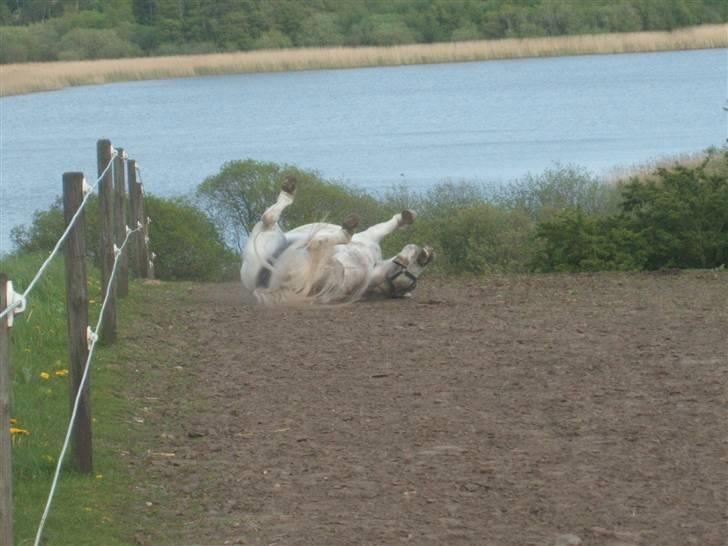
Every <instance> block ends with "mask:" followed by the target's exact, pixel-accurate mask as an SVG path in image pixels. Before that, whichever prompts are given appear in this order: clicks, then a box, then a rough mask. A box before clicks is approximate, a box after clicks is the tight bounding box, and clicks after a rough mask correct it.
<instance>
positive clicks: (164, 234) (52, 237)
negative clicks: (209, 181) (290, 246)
mask: <svg viewBox="0 0 728 546" xmlns="http://www.w3.org/2000/svg"><path fill="white" fill-rule="evenodd" d="M145 206H146V210H145V212H146V214H147V215H148V216H149V217H150V218H152V219H153V221H152V224H151V225H150V227H149V245H150V251H152V252H154V253H155V254H157V259H156V260H155V273H156V276H157V277H158V278H160V279H188V280H220V279H223V278H231V277H233V276H234V272H235V271H236V270H237V266H238V257H237V255H236V254H235V253H233V252H232V251H230V250H229V249H228V248H227V247H226V246H225V245H224V244H223V243H222V241H221V238H220V235H219V234H218V232H217V231H216V229H215V226H214V224H213V223H212V222H211V221H210V220H209V219H208V218H207V216H206V215H205V214H204V213H203V212H202V211H201V210H199V209H197V208H195V207H194V206H193V205H192V204H190V203H189V202H187V201H184V200H183V199H162V198H159V197H154V196H152V195H147V196H146V199H145ZM85 219H86V228H87V233H86V250H87V257H88V258H89V260H91V262H92V263H94V264H97V265H98V264H99V263H100V258H99V251H98V249H99V240H100V233H99V213H98V198H97V197H96V196H92V197H91V198H90V199H89V202H88V205H87V207H86V209H85ZM64 228H65V225H64V220H63V204H62V202H61V200H60V199H57V200H56V202H55V203H54V204H53V205H52V206H51V207H50V208H49V209H48V210H43V211H36V212H35V213H34V215H33V221H32V223H31V224H30V225H29V226H25V225H23V226H16V227H14V228H13V229H12V230H11V239H12V241H13V243H14V245H15V247H16V250H17V252H18V253H20V254H26V253H37V252H49V251H50V250H51V249H52V248H53V247H54V246H55V244H56V242H57V241H58V238H59V237H60V236H61V234H62V233H63V230H64Z"/></svg>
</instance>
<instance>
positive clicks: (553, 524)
mask: <svg viewBox="0 0 728 546" xmlns="http://www.w3.org/2000/svg"><path fill="white" fill-rule="evenodd" d="M147 291H148V292H149V293H148V294H147V295H146V296H145V297H147V298H148V299H149V301H150V303H151V305H149V306H148V307H149V309H150V310H149V314H148V315H146V316H143V317H141V318H140V320H141V321H142V322H141V323H140V324H138V325H136V326H135V327H134V329H133V330H134V331H133V332H126V333H123V332H122V334H121V336H122V342H123V343H124V344H125V346H127V347H130V349H128V350H127V352H128V353H129V359H130V362H129V364H128V365H129V366H130V369H131V370H136V371H135V372H134V373H133V374H132V376H133V378H132V380H131V381H130V382H129V385H128V387H127V390H128V393H127V394H128V396H131V397H134V398H138V400H139V405H140V407H144V413H143V415H141V418H142V419H141V421H142V423H143V424H142V423H140V420H134V419H131V420H130V422H129V427H130V429H131V432H130V445H129V447H128V451H127V452H125V453H124V454H123V456H125V457H128V459H129V464H130V465H131V466H132V467H133V468H134V474H135V476H136V477H137V480H136V482H135V485H134V487H135V488H136V490H137V492H138V497H139V499H140V502H139V506H136V507H132V508H131V509H132V510H135V511H137V512H138V532H137V534H136V539H137V542H138V543H139V544H150V545H151V544H256V545H257V544H261V545H262V544H265V545H269V544H277V545H280V546H282V545H302V544H311V545H365V544H366V545H383V544H417V545H442V544H448V545H450V544H473V545H476V544H477V545H498V546H503V545H537V546H542V545H543V546H546V545H555V544H571V543H573V544H577V543H578V542H576V538H577V537H578V539H579V540H581V541H582V543H583V544H588V545H593V546H615V545H617V544H620V545H656V544H659V545H661V546H666V545H676V546H677V545H680V546H684V545H689V544H696V545H701V546H711V545H715V546H719V545H723V544H724V541H725V537H726V536H728V525H726V523H727V522H726V519H725V518H726V509H727V508H728V488H726V483H728V460H727V459H726V449H727V448H728V446H727V445H726V438H727V432H728V429H727V426H728V425H726V423H727V422H728V421H727V418H728V413H727V411H728V410H727V409H726V408H727V406H726V403H727V402H728V386H727V385H728V360H727V357H726V354H727V352H728V342H727V341H726V338H727V334H728V274H727V273H726V272H712V271H703V272H683V273H679V274H616V273H615V274H595V275H589V274H580V275H566V274H565V275H543V276H537V275H527V276H488V277H485V278H478V279H450V278H440V277H435V276H428V275H424V276H423V278H422V279H421V282H420V286H419V287H418V289H417V291H416V292H415V294H414V296H413V297H412V298H411V299H405V300H383V301H382V300H380V301H373V302H360V303H356V304H353V305H347V306H340V307H333V308H331V307H328V308H327V307H317V308H265V307H261V306H255V305H252V304H250V303H248V302H245V301H243V300H242V296H241V290H240V285H239V284H238V283H234V284H229V285H203V286H201V285H190V286H189V288H188V289H187V290H186V292H185V293H184V297H180V291H179V288H178V287H174V286H172V285H164V284H163V285H161V286H159V287H149V288H148V289H147ZM160 336H161V337H163V339H164V346H163V347H158V346H157V345H156V344H157V343H158V341H157V340H158V339H159V338H160ZM155 346H157V349H156V352H150V350H149V348H150V347H155ZM124 365H125V366H126V365H127V364H124ZM143 501H147V502H143ZM569 541H571V542H569Z"/></svg>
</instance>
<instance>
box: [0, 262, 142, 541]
mask: <svg viewBox="0 0 728 546" xmlns="http://www.w3.org/2000/svg"><path fill="white" fill-rule="evenodd" d="M44 258H45V256H44V255H40V254H25V255H21V256H11V257H8V258H4V259H2V260H0V270H2V271H4V272H6V273H7V274H8V276H9V277H10V279H11V280H12V281H13V284H14V285H15V288H16V290H21V289H23V288H24V287H25V286H27V284H28V282H29V281H30V279H31V277H32V275H34V274H35V272H36V271H37V269H38V267H39V265H40V264H41V262H42V260H43V259H44ZM89 276H90V280H89V299H90V305H89V307H90V309H89V313H90V315H91V317H90V322H91V324H92V325H95V323H96V319H97V316H98V311H99V309H100V303H101V287H100V282H99V274H98V271H96V270H95V269H93V268H91V267H90V266H89ZM150 289H151V287H150V288H147V287H144V290H142V287H141V286H140V285H134V286H133V287H132V289H131V294H130V296H129V297H128V298H127V299H125V300H123V301H122V302H120V304H119V306H118V311H119V328H120V330H123V329H125V328H129V327H130V325H131V324H132V321H133V317H134V316H135V315H136V314H137V312H138V311H139V309H141V308H143V307H144V306H146V305H147V304H146V303H145V302H146V299H147V296H145V294H144V292H145V291H147V292H148V291H149V290H150ZM66 338H67V333H66V310H65V285H64V267H63V259H62V258H57V259H56V260H54V262H53V263H52V264H51V267H50V268H49V269H48V271H47V272H46V275H44V277H43V278H42V279H41V280H40V282H39V283H38V285H37V286H36V288H35V290H34V291H33V292H32V293H31V295H30V298H29V301H28V309H27V310H26V312H25V313H24V314H22V315H19V316H18V317H17V318H16V321H15V325H14V327H13V328H12V330H11V331H10V345H11V348H10V358H11V370H10V376H11V389H12V391H11V416H12V418H14V419H15V420H16V423H15V425H14V426H15V427H18V428H22V429H24V430H27V431H28V432H29V434H28V435H16V436H15V437H14V445H13V449H12V467H13V494H14V526H15V544H17V545H19V546H23V545H28V544H32V543H33V539H34V537H35V533H36V530H37V527H38V524H39V522H40V518H41V515H42V512H43V508H44V506H45V502H46V498H47V495H48V491H49V489H50V484H51V479H52V477H53V472H54V469H55V465H56V461H57V457H58V455H59V453H60V449H61V446H62V443H63V438H64V435H65V432H66V428H67V425H68V418H69V414H70V411H69V407H70V402H69V378H68V375H67V374H66V371H65V370H67V368H68V356H67V354H68V353H67V339H66ZM127 350H128V347H123V346H122V344H119V345H116V346H114V347H110V348H101V349H97V352H96V353H95V356H94V360H93V361H92V364H91V366H92V368H91V372H90V375H89V378H90V382H91V386H92V388H91V398H92V406H91V407H92V415H93V448H94V449H93V460H94V472H93V473H92V474H91V475H82V474H79V473H76V472H74V471H73V469H72V468H71V466H70V464H69V463H68V461H69V460H70V453H68V454H67V456H66V462H65V463H64V468H63V471H62V473H61V477H60V480H59V482H58V487H57V490H56V496H55V499H54V502H53V505H52V507H51V510H50V514H49V517H48V520H47V523H46V527H45V531H44V534H43V538H44V543H47V544H74V545H78V546H82V545H89V546H92V545H94V546H95V545H98V544H104V545H116V544H132V543H133V540H132V534H133V530H134V529H135V518H134V514H135V511H134V507H135V506H136V505H137V504H138V503H139V502H140V501H139V499H137V498H136V495H135V491H134V488H133V487H132V486H131V484H130V468H129V465H128V460H127V458H126V456H125V453H126V451H127V450H128V446H129V444H130V441H131V440H130V438H129V430H130V424H129V423H130V421H132V416H133V415H135V412H137V411H139V408H136V407H133V405H132V401H131V400H130V398H129V396H128V388H129V387H128V384H129V376H130V374H131V373H132V372H131V371H130V370H129V369H127V367H125V366H124V358H123V353H124V351H127ZM44 374H47V378H46V376H45V375H44ZM69 452H70V450H69ZM139 509H140V510H141V507H139Z"/></svg>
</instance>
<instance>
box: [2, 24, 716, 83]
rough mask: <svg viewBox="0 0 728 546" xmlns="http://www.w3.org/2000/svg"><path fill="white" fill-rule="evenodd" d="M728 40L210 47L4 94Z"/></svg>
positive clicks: (27, 69)
mask: <svg viewBox="0 0 728 546" xmlns="http://www.w3.org/2000/svg"><path fill="white" fill-rule="evenodd" d="M725 47H728V24H719V25H701V26H697V27H685V28H681V29H677V30H674V31H659V32H631V33H612V34H582V35H574V36H558V37H546V38H507V39H502V40H478V41H470V42H447V43H435V44H410V45H399V46H391V47H348V48H347V47H328V48H296V49H276V50H256V51H245V52H233V53H212V54H206V55H185V56H170V57H139V58H124V59H100V60H92V61H56V62H43V63H20V64H5V65H0V76H1V78H0V97H4V96H12V95H22V94H28V93H35V92H41V91H55V90H60V89H64V88H66V87H75V86H80V85H98V84H105V83H116V82H123V81H142V80H159V79H171V78H186V77H199V76H214V75H227V74H243V73H265V72H288V71H298V70H325V69H344V68H365V67H376V66H404V65H413V64H438V63H446V62H472V61H488V60H502V59H524V58H540V57H560V56H576V55H594V54H622V53H652V52H658V51H680V50H695V49H715V48H725Z"/></svg>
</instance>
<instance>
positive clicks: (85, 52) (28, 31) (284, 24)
mask: <svg viewBox="0 0 728 546" xmlns="http://www.w3.org/2000/svg"><path fill="white" fill-rule="evenodd" d="M726 21H728V3H726V2H725V1H724V0H590V1H589V2H581V1H579V0H0V33H1V34H2V36H0V62H2V63H11V62H27V61H52V60H77V59H99V58H118V57H133V56H144V55H170V54H189V53H210V52H222V51H240V50H252V49H268V48H285V47H321V46H364V45H380V46H381V45H383V46H387V45H396V44H404V43H432V42H447V41H461V40H476V39H497V38H509V37H535V36H561V35H570V34H585V33H609V32H632V31H644V30H672V29H675V28H679V27H685V26H691V25H699V24H705V23H723V22H726Z"/></svg>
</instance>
